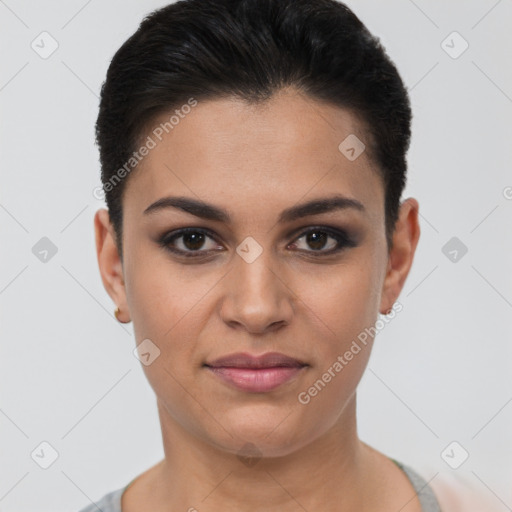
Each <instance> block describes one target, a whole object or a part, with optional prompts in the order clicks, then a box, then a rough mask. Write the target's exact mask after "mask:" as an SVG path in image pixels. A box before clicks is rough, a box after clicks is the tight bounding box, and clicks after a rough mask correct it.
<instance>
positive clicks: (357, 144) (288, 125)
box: [123, 90, 383, 212]
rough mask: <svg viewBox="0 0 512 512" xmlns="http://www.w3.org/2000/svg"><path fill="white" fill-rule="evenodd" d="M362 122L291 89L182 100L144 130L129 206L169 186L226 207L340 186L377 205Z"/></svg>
mask: <svg viewBox="0 0 512 512" xmlns="http://www.w3.org/2000/svg"><path fill="white" fill-rule="evenodd" d="M176 111H177V112H176ZM362 126H363V125H362V123H361V120H360V119H359V118H358V117H357V116H356V115H355V114H353V113H351V112H349V111H348V110H345V109H341V108H339V107H335V106H333V105H330V104H326V103H321V102H318V101H315V100H313V99H311V98H308V97H306V96H304V95H303V94H300V93H298V92H297V91H290V90H286V91H282V92H280V93H277V94H276V95H274V96H273V97H272V98H271V99H270V100H268V101H265V102H264V103H260V104H257V105H251V104H248V103H247V102H245V101H243V100H239V99H234V98H226V99H215V100H208V101H198V102H197V104H196V105H195V106H193V107H190V108H183V109H180V108H179V107H178V108H177V109H174V110H173V111H170V112H165V113H162V114H161V115H159V116H158V117H157V118H155V119H154V120H153V122H152V124H151V125H150V129H149V130H148V131H147V133H146V134H145V137H149V138H143V142H144V141H146V142H149V139H151V142H150V143H149V144H148V146H149V145H150V146H152V148H151V149H150V150H149V151H148V152H147V155H146V156H145V157H144V158H143V159H142V160H141V161H140V162H139V164H138V165H137V168H136V170H135V171H134V172H133V173H132V176H130V179H129V180H128V183H127V187H126V190H125V194H124V195H125V198H126V204H125V207H127V208H135V209H136V210H137V211H140V212H142V211H143V210H144V208H145V207H147V206H148V204H150V203H151V202H152V201H155V200H156V199H158V198H160V197H163V196H164V195H166V194H167V195H178V194H179V195H186V196H192V197H194V196H197V197H199V198H201V199H204V200H209V201H210V202H213V203H217V204H219V205H220V206H223V207H225V208H226V209H228V210H229V209H230V206H231V207H232V208H234V207H235V205H237V204H239V205H247V206H249V205H250V204H253V205H254V206H256V205H259V206H260V207H261V205H262V202H261V201H262V200H263V201H265V203H264V204H265V206H266V207H272V205H274V204H275V205H276V206H277V205H278V204H279V205H282V202H283V199H286V200H287V202H290V201H295V202H296V201H299V200H300V199H301V198H304V197H305V196H307V195H308V194H309V195H311V196H314V197H317V196H319V195H322V194H325V193H327V192H329V193H331V194H332V193H333V192H338V193H341V194H345V195H347V196H351V197H357V198H358V199H359V200H360V201H361V202H363V203H371V205H373V207H374V209H376V211H377V210H379V208H380V209H382V208H383V186H382V183H381V179H380V177H379V175H378V173H377V171H376V169H375V166H374V164H373V162H372V160H371V159H370V158H369V144H370V141H369V140H366V135H365V131H364V130H363V128H362ZM363 144H365V145H366V149H364V150H363ZM340 145H341V146H340ZM347 149H348V153H347ZM352 149H353V150H354V151H352ZM361 151H362V153H361V154H360V156H357V155H358V153H359V152H361ZM354 156H356V157H357V158H355V159H354ZM135 191H136V193H135ZM123 202H124V201H123ZM371 205H370V206H371Z"/></svg>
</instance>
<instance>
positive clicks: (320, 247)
mask: <svg viewBox="0 0 512 512" xmlns="http://www.w3.org/2000/svg"><path fill="white" fill-rule="evenodd" d="M301 240H303V242H301ZM292 246H293V248H294V249H298V250H300V251H304V252H310V253H315V252H318V253H319V255H324V254H333V253H336V252H339V251H341V250H342V249H344V248H346V247H354V246H355V242H354V241H353V240H352V239H351V238H350V237H349V236H348V234H347V233H344V232H342V231H334V230H331V229H327V228H322V227H316V228H311V229H309V230H308V231H305V232H303V233H302V234H301V235H300V236H299V237H298V238H297V239H296V241H295V242H294V243H293V244H292Z"/></svg>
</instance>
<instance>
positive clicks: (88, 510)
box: [79, 486, 126, 512]
mask: <svg viewBox="0 0 512 512" xmlns="http://www.w3.org/2000/svg"><path fill="white" fill-rule="evenodd" d="M125 488H126V486H125V487H121V488H120V489H116V490H115V491H111V492H109V493H108V494H105V495H104V496H103V497H102V498H101V499H100V500H99V501H97V502H96V503H91V504H90V505H87V506H86V507H85V508H82V509H81V510H80V511H79V512H97V511H98V509H99V510H101V511H102V512H121V495H122V494H123V491H124V490H125Z"/></svg>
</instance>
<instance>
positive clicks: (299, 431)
mask: <svg viewBox="0 0 512 512" xmlns="http://www.w3.org/2000/svg"><path fill="white" fill-rule="evenodd" d="M187 110H188V109H187ZM169 117H170V114H169V115H168V114H166V115H163V116H161V118H159V119H158V120H157V121H156V122H155V123H154V124H155V127H157V126H158V125H159V124H160V122H162V123H163V122H165V121H167V120H168V119H169ZM161 131H162V130H160V131H158V132H157V133H159V134H160V137H161V139H162V140H161V141H160V140H159V139H158V138H157V137H156V136H155V135H154V133H153V132H150V133H149V135H150V136H151V137H152V138H153V139H154V141H155V142H156V146H155V147H154V148H153V149H151V150H150V151H149V153H148V154H147V156H145V157H144V159H143V160H142V161H141V162H140V163H139V165H138V167H137V169H136V171H134V172H133V174H132V175H131V176H130V177H129V179H128V182H127V185H126V190H125V195H124V199H123V229H124V232H123V258H124V260H123V266H122V273H123V275H122V280H121V277H120V278H119V280H118V281H117V282H116V283H115V284H114V285H112V282H111V283H110V284H107V285H106V286H107V289H110V292H111V295H112V296H113V298H114V299H115V301H116V303H117V304H118V305H120V306H121V310H122V311H124V314H125V316H129V317H130V318H131V319H132V321H133V325H134V331H135V336H136V342H137V344H140V343H141V342H143V341H144V340H151V341H150V342H148V341H144V345H142V347H144V351H143V352H145V353H147V354H149V355H147V354H146V355H145V356H142V357H143V361H144V358H145V360H147V361H146V362H149V363H150V364H147V365H143V369H144V371H145V374H146V376H147V378H148V380H149V382H150V384H151V386H152V388H153V389H154V391H155V393H156V396H157V399H158V404H159V409H160V413H161V420H162V421H163V422H165V423H166V427H165V428H167V429H170V430H171V431H173V430H174V431H182V432H183V431H187V432H189V433H191V434H193V435H194V436H195V437H196V439H200V440H202V441H204V442H206V443H208V444H210V445H213V446H216V447H220V448H222V449H223V450H226V451H228V452H232V453H237V452H238V451H239V450H240V449H241V447H242V446H244V445H245V444H247V443H251V444H252V445H255V446H256V447H257V450H258V452H260V453H261V454H263V455H268V456H280V455H286V454H288V453H291V452H292V451H294V450H297V449H298V448H300V447H302V446H305V445H306V444H308V443H311V442H313V441H314V440H315V439H317V438H319V437H320V436H322V435H323V434H325V433H326V432H327V431H329V429H332V428H333V427H335V426H336V425H341V423H342V422H343V421H345V422H346V421H347V417H346V415H353V414H354V408H353V407H347V408H346V409H345V407H346V406H347V405H348V404H352V405H353V404H355V390H356V387H357V385H358V383H359V380H360V378H361V376H362V373H363V371H364V369H365V367H366V364H367V361H368V358H369V356H370V349H371V344H372V338H371V336H367V337H366V338H367V339H366V345H364V344H363V343H361V341H358V339H359V340H361V337H359V338H358V336H360V335H361V333H362V332H364V331H365V329H367V328H369V327H372V326H373V325H374V324H375V321H376V320H377V315H378V312H379V311H381V312H384V311H385V310H387V309H388V308H389V307H391V305H392V304H393V302H394V300H395V299H396V298H397V294H398V292H399V288H400V287H401V285H402V284H403V279H402V280H401V278H397V277H396V276H395V277H393V276H394V274H393V272H395V271H390V267H389V263H390V258H388V256H389V255H388V248H387V245H386V237H385V222H384V221H385V216H384V188H383V185H382V181H381V178H380V177H379V175H378V174H377V172H376V170H375V169H374V168H373V164H372V163H371V162H370V161H369V159H368V155H367V152H366V151H364V150H363V152H362V153H361V154H360V155H359V156H357V155H358V153H359V152H360V151H361V150H362V149H363V147H362V146H361V145H360V142H358V140H357V139H355V138H354V136H356V137H357V138H358V139H359V140H360V141H361V142H362V143H365V142H366V141H365V136H364V132H363V131H362V130H361V127H360V125H359V124H358V119H357V118H355V117H354V116H353V115H351V114H349V113H348V112H347V111H344V110H341V109H338V108H336V107H333V106H328V105H325V104H321V103H318V102H315V101H314V100H312V99H309V98H306V97H304V96H302V95H299V94H298V93H293V92H291V91H286V92H284V91H283V92H282V93H280V94H279V95H276V96H274V97H273V98H272V99H271V100H270V101H269V102H267V103H265V104H264V105H261V106H249V105H247V104H246V103H244V102H241V101H238V100H234V99H225V100H213V101H205V102H199V103H198V104H197V106H195V107H193V108H192V109H191V112H190V113H189V114H187V115H185V116H183V117H180V120H179V123H178V124H175V125H174V127H173V128H172V129H168V133H166V132H165V130H164V131H163V133H160V132H161ZM347 137H349V139H347ZM346 139H347V140H346ZM345 140H346V142H344V141H345ZM343 142H344V143H343ZM341 143H343V144H341ZM340 144H341V148H340ZM151 145H152V144H151ZM351 148H354V151H351ZM354 157H357V158H355V159H354ZM167 198H169V201H167V202H166V199H167ZM173 198H174V200H175V199H176V198H186V199H187V200H189V203H188V204H189V205H192V204H194V205H195V206H193V207H190V208H189V207H186V206H183V208H179V207H173V206H172V205H171V204H170V203H171V202H172V201H171V199H173ZM328 200H331V202H330V203H329V202H328V203H326V205H327V206H324V207H320V206H317V207H316V208H315V207H314V205H313V206H312V207H310V208H308V207H307V206H306V205H308V204H309V203H311V202H312V201H321V202H323V201H328ZM334 200H337V202H335V201H334ZM197 203H205V204H207V205H208V207H200V206H197ZM183 204H184V203H182V205H183ZM184 228H188V229H190V232H189V233H188V234H183V233H181V234H180V233H179V231H180V230H182V229H184ZM191 228H193V229H191ZM107 236H108V235H107ZM398 245H399V246H400V244H398ZM414 245H415V244H414ZM411 257H412V256H411ZM402 259H403V258H402ZM110 261H112V258H110ZM397 261H398V262H399V264H401V265H405V267H407V268H406V269H403V270H402V274H403V272H405V273H406V272H407V270H408V266H407V261H405V263H404V261H401V260H400V258H398V260H397ZM101 265H102V263H101V258H100V266H101ZM119 268H120V265H119ZM395 273H396V272H395ZM402 277H403V278H404V279H405V277H404V276H403V275H402ZM114 279H115V278H114ZM104 280H105V278H104ZM123 280H124V283H123ZM400 280H401V282H400V283H398V284H397V281H400ZM128 312H129V315H128ZM367 332H368V331H367ZM363 337H364V336H363ZM354 341H356V342H357V344H358V345H359V346H360V350H359V351H357V349H356V348H354V345H353V342H354ZM154 346H156V347H158V350H159V353H158V350H157V349H156V348H155V347H154ZM351 347H352V357H350V359H349V358H348V357H345V356H344V355H345V354H346V353H347V352H348V351H349V352H350V351H351ZM268 353H279V354H281V356H278V357H276V358H272V357H271V358H270V360H267V361H263V362H261V361H260V363H261V365H260V366H263V367H266V369H263V368H254V367H251V362H247V358H245V359H244V357H237V356H236V355H237V354H238V355H240V354H242V355H245V356H253V358H257V357H258V356H261V355H264V354H268ZM231 355H235V357H234V359H233V360H231V361H224V362H222V361H220V362H218V364H217V363H216V360H218V359H219V358H225V357H226V356H231ZM155 356H157V357H156V358H155ZM284 356H285V357H287V358H290V359H286V358H285V357H284ZM340 357H341V358H342V360H343V361H344V363H343V364H342V363H341V360H340ZM153 358H154V360H153ZM249 359H250V357H249ZM336 362H338V365H336ZM252 364H257V363H254V360H253V361H252ZM280 364H285V365H288V366H285V367H280V368H279V367H277V366H279V365H280ZM340 365H341V367H342V369H341V370H340ZM241 367H243V368H241ZM326 373H327V374H328V376H327V377H326V376H325V374H326ZM329 375H330V378H329ZM319 379H320V380H322V382H323V384H319V383H318V382H317V381H318V380H319ZM315 382H317V385H316V393H315V391H314V390H313V391H311V388H312V387H314V385H315ZM353 419H354V418H353V417H351V418H350V421H352V420H353ZM345 424H348V423H345ZM183 429H184V430H183Z"/></svg>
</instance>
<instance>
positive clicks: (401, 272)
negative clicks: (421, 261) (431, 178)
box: [379, 198, 420, 314]
mask: <svg viewBox="0 0 512 512" xmlns="http://www.w3.org/2000/svg"><path fill="white" fill-rule="evenodd" d="M418 210H419V204H418V201H416V199H414V198H408V199H406V200H405V201H403V202H402V204H401V205H400V210H399V214H398V219H397V222H396V225H395V230H394V232H393V237H392V246H391V248H390V250H389V256H388V267H387V271H386V277H385V278H384V284H383V288H382V295H381V303H380V310H379V311H380V312H381V313H382V314H386V313H388V312H389V311H390V309H391V307H392V306H393V304H394V303H395V301H396V300H397V299H398V296H399V295H400V292H401V291H402V288H403V286H404V283H405V280H406V279H407V275H408V274H409V270H410V269H411V266H412V261H413V259H414V253H415V251H416V246H417V245H418V240H419V238H420V226H419V223H418Z"/></svg>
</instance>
